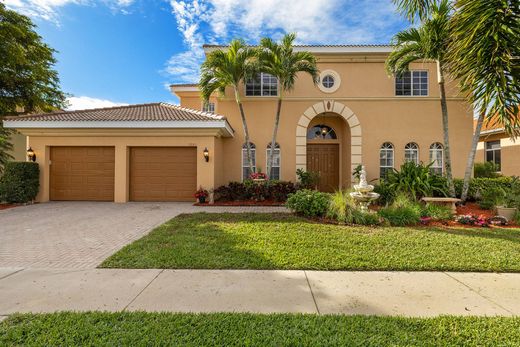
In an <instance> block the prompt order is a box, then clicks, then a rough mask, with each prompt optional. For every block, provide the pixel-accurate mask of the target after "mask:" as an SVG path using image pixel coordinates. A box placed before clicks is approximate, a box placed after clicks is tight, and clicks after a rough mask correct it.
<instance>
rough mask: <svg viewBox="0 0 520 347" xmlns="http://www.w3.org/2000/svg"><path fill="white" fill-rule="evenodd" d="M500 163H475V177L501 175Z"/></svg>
mask: <svg viewBox="0 0 520 347" xmlns="http://www.w3.org/2000/svg"><path fill="white" fill-rule="evenodd" d="M497 171H499V169H498V165H497V164H495V163H493V162H490V161H487V162H485V163H475V166H474V167H473V174H474V176H475V177H487V178H496V177H500V174H499V173H498V172H497Z"/></svg>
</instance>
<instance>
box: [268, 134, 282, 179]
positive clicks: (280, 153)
mask: <svg viewBox="0 0 520 347" xmlns="http://www.w3.org/2000/svg"><path fill="white" fill-rule="evenodd" d="M269 145H270V144H269ZM269 145H267V146H269ZM277 145H278V147H277V148H276V147H275V150H278V156H279V157H280V165H279V166H273V167H277V168H279V169H280V170H279V171H280V176H279V177H278V180H279V181H281V180H282V150H281V148H280V145H279V144H278V143H277ZM268 162H269V148H266V149H265V167H266V169H267V164H268ZM266 174H267V172H266ZM269 179H271V177H269Z"/></svg>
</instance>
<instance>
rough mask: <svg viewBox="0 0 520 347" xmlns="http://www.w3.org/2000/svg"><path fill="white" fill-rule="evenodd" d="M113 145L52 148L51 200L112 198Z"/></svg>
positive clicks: (111, 199) (110, 199)
mask: <svg viewBox="0 0 520 347" xmlns="http://www.w3.org/2000/svg"><path fill="white" fill-rule="evenodd" d="M114 157H115V153H114V147H51V158H50V159H51V166H50V171H51V176H50V199H51V200H91V201H114Z"/></svg>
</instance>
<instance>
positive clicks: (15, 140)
mask: <svg viewBox="0 0 520 347" xmlns="http://www.w3.org/2000/svg"><path fill="white" fill-rule="evenodd" d="M10 141H11V143H12V144H13V150H12V151H10V152H9V154H11V155H12V156H13V160H14V161H25V159H26V153H27V148H26V146H27V138H26V137H25V136H24V135H22V134H20V133H18V132H15V133H13V134H12V135H11V139H10Z"/></svg>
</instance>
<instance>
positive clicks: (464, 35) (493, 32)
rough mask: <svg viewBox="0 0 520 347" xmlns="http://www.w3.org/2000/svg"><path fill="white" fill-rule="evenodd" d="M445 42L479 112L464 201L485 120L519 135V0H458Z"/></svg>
mask: <svg viewBox="0 0 520 347" xmlns="http://www.w3.org/2000/svg"><path fill="white" fill-rule="evenodd" d="M452 21H453V23H452V27H453V37H452V40H451V43H450V46H449V51H450V54H449V56H448V58H449V68H450V71H451V72H452V73H453V74H454V76H455V77H456V78H458V79H459V80H460V84H461V87H462V88H461V89H462V92H464V93H465V94H466V95H467V97H468V100H469V102H470V103H471V104H472V105H474V107H475V108H476V111H477V112H478V114H479V117H478V121H477V128H476V129H475V132H474V135H473V141H472V147H471V151H470V154H469V156H468V161H467V166H466V172H465V175H464V184H463V189H462V197H461V199H462V200H463V201H465V200H466V198H467V194H468V189H469V180H470V178H471V172H472V169H473V164H474V160H475V152H476V148H477V144H478V140H479V138H480V130H481V128H482V124H483V123H484V122H490V121H491V122H494V123H495V124H501V125H502V126H503V127H504V128H505V130H506V131H507V133H508V134H509V135H510V136H511V137H512V138H516V137H517V136H518V135H520V120H519V119H518V117H517V114H518V105H519V104H520V69H519V68H520V65H519V56H520V52H519V50H520V3H519V2H518V0H457V1H456V2H455V12H454V15H453V20H452Z"/></svg>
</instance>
